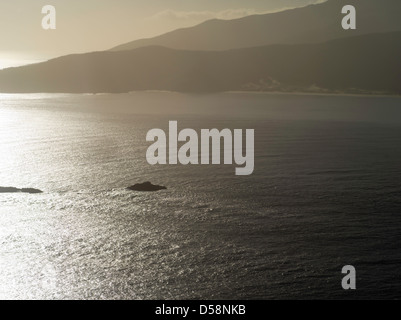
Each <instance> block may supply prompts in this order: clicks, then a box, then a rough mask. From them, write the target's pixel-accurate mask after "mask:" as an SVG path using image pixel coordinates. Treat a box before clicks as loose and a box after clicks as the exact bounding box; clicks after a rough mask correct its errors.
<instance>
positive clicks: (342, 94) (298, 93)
mask: <svg viewBox="0 0 401 320" xmlns="http://www.w3.org/2000/svg"><path fill="white" fill-rule="evenodd" d="M135 93H164V94H180V95H200V96H201V95H204V96H206V95H220V94H252V95H275V96H276V95H277V96H278V95H283V96H322V97H324V96H330V97H365V98H368V97H371V98H401V95H400V94H378V93H377V94H376V93H346V92H338V93H337V92H306V91H292V92H286V91H246V90H239V91H222V92H202V93H199V92H180V91H168V90H138V91H129V92H98V93H91V92H83V93H76V92H24V93H23V92H20V93H18V92H12V93H9V92H0V99H1V96H6V95H7V96H17V95H26V96H28V95H73V96H97V95H99V96H101V95H129V94H135Z"/></svg>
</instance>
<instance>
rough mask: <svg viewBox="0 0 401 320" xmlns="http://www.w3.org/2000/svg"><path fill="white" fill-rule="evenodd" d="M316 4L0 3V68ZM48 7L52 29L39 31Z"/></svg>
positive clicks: (271, 0) (162, 0)
mask: <svg viewBox="0 0 401 320" xmlns="http://www.w3.org/2000/svg"><path fill="white" fill-rule="evenodd" d="M316 2H321V1H319V0H146V1H145V0H141V1H140V0H12V1H11V0H2V1H1V2H0V39H1V41H0V69H2V68H5V67H10V66H17V65H23V64H27V63H32V62H38V61H43V60H46V59H49V58H53V57H56V56H61V55H66V54H71V53H83V52H91V51H100V50H107V49H110V48H112V47H114V46H116V45H119V44H123V43H126V42H129V41H133V40H136V39H140V38H148V37H153V36H156V35H159V34H162V33H165V32H168V31H172V30H175V29H178V28H182V27H189V26H193V25H196V24H198V23H201V22H203V21H206V20H209V19H212V18H219V19H235V18H239V17H242V16H246V15H250V14H263V13H268V12H274V11H280V10H283V9H286V8H294V7H300V6H305V5H307V4H312V3H316ZM45 5H53V6H54V7H55V8H56V13H57V29H56V30H43V29H42V26H41V22H42V18H43V16H44V15H43V14H42V12H41V11H42V7H43V6H45Z"/></svg>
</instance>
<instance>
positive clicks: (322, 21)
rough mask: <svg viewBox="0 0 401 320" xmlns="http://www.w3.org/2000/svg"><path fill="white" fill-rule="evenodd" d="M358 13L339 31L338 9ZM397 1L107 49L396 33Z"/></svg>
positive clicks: (274, 16) (343, 1)
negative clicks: (354, 25) (352, 23)
mask: <svg viewBox="0 0 401 320" xmlns="http://www.w3.org/2000/svg"><path fill="white" fill-rule="evenodd" d="M345 5H354V6H355V7H356V8H357V29H356V30H347V31H344V30H343V29H342V27H341V21H342V18H343V17H344V16H343V14H342V13H341V9H342V7H343V6H345ZM400 16H401V1H400V0H385V1H378V0H329V1H328V2H325V3H321V4H316V5H310V6H307V7H303V8H297V9H292V10H287V11H283V12H278V13H271V14H264V15H254V16H248V17H244V18H241V19H235V20H210V21H206V22H204V23H202V24H200V25H197V26H195V27H191V28H185V29H178V30H175V31H172V32H169V33H166V34H163V35H160V36H158V37H154V38H151V39H141V40H137V41H133V42H130V43H127V44H123V45H120V46H118V47H115V48H113V49H111V50H112V51H120V50H132V49H136V48H140V47H145V46H154V45H157V46H163V47H166V48H172V49H179V50H206V51H208V50H229V49H239V48H246V47H256V46H265V45H271V44H301V43H319V42H325V41H329V40H333V39H338V38H345V37H349V36H357V35H363V34H370V33H383V32H391V31H401V19H400Z"/></svg>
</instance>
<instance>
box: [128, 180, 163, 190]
mask: <svg viewBox="0 0 401 320" xmlns="http://www.w3.org/2000/svg"><path fill="white" fill-rule="evenodd" d="M127 189H128V190H131V191H141V192H155V191H160V190H166V189H167V188H166V187H164V186H158V185H154V184H152V183H151V182H144V183H139V184H135V185H133V186H131V187H128V188H127Z"/></svg>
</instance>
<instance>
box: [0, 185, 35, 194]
mask: <svg viewBox="0 0 401 320" xmlns="http://www.w3.org/2000/svg"><path fill="white" fill-rule="evenodd" d="M0 193H30V194H35V193H43V191H41V190H39V189H33V188H22V189H18V188H14V187H0Z"/></svg>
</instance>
